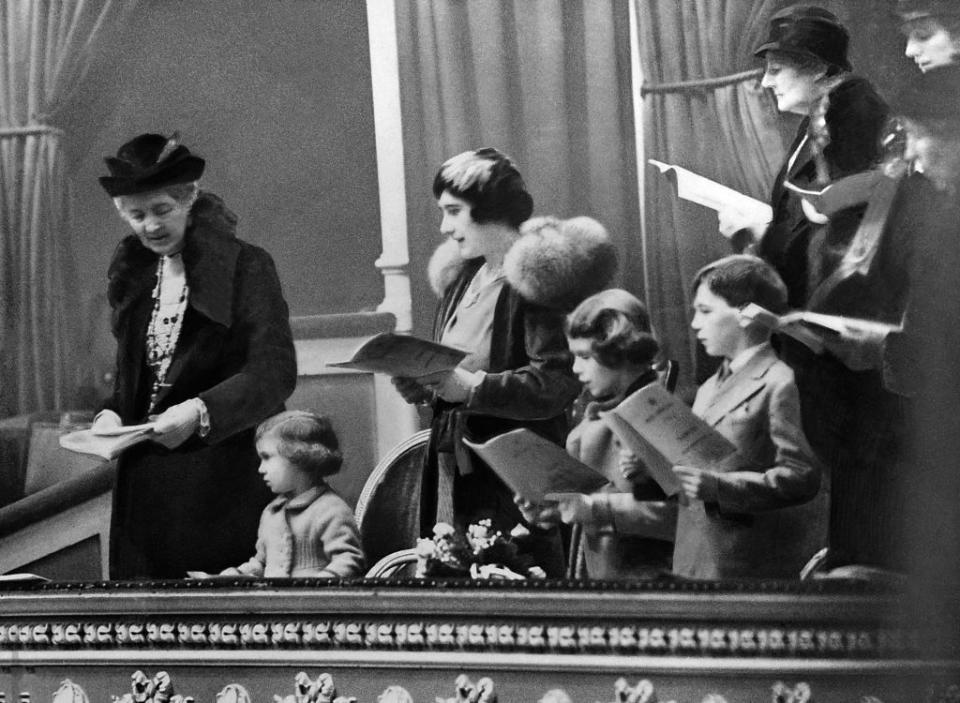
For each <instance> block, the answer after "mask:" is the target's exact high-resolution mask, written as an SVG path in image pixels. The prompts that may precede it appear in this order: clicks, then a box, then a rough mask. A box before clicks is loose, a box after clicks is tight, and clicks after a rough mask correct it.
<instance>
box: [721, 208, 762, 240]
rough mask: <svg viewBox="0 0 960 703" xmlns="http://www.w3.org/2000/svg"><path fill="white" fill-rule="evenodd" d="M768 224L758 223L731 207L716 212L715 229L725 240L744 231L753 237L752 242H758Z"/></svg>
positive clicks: (753, 218)
mask: <svg viewBox="0 0 960 703" xmlns="http://www.w3.org/2000/svg"><path fill="white" fill-rule="evenodd" d="M769 224H770V223H769V222H760V221H758V220H757V219H756V218H755V217H751V216H750V215H747V214H745V213H744V212H743V211H742V210H738V209H737V208H735V207H732V206H728V207H725V208H723V209H721V210H717V227H718V229H719V230H720V234H722V235H723V236H724V237H726V238H727V239H731V238H732V237H733V235H734V234H736V233H737V232H740V231H741V230H746V231H748V232H749V233H750V235H751V236H752V237H753V241H754V242H759V241H760V239H761V237H763V233H764V232H766V230H767V225H769Z"/></svg>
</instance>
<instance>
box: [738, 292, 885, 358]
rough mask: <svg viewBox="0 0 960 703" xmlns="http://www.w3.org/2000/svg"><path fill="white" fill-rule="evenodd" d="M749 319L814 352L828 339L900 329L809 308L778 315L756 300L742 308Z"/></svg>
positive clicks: (876, 335) (871, 334)
mask: <svg viewBox="0 0 960 703" xmlns="http://www.w3.org/2000/svg"><path fill="white" fill-rule="evenodd" d="M740 317H741V318H742V320H744V321H746V322H757V323H760V324H762V325H764V326H765V327H767V328H768V329H770V330H771V331H774V332H780V333H782V334H785V335H787V336H789V337H793V338H794V339H796V340H797V341H798V342H800V343H802V344H804V345H806V346H807V347H809V348H810V350H811V351H813V352H815V353H817V354H821V353H823V350H824V349H825V340H828V339H831V338H839V337H858V338H863V337H883V336H885V335H887V334H890V333H891V332H899V331H901V329H902V328H901V327H900V326H899V325H891V324H889V323H887V322H878V321H876V320H863V319H860V318H856V317H843V316H842V315H825V314H823V313H819V312H809V311H807V310H795V311H793V312H789V313H787V314H786V315H776V314H774V313H772V312H770V311H769V310H767V309H766V308H762V307H760V306H759V305H757V304H756V303H750V304H749V305H747V306H745V307H744V308H743V310H741V311H740Z"/></svg>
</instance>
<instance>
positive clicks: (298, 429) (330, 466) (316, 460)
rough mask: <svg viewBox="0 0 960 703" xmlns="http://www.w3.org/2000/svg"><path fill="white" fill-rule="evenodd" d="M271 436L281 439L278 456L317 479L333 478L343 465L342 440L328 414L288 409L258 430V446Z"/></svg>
mask: <svg viewBox="0 0 960 703" xmlns="http://www.w3.org/2000/svg"><path fill="white" fill-rule="evenodd" d="M268 436H269V437H273V438H275V439H276V440H277V454H279V455H280V456H282V457H283V458H284V459H286V460H287V461H289V462H290V463H291V464H293V465H294V466H296V467H297V468H298V469H301V470H303V471H307V472H309V473H311V474H312V475H313V476H314V477H315V478H318V479H319V478H322V477H324V476H331V475H333V474H335V473H337V472H338V471H339V470H340V466H341V465H342V464H343V454H341V453H340V440H338V439H337V435H336V433H335V432H334V431H333V426H332V425H331V424H330V419H329V418H327V417H326V416H325V415H320V414H318V413H312V412H307V411H305V410H287V411H286V412H282V413H280V414H278V415H274V416H273V417H271V418H269V419H267V420H264V421H263V422H261V423H260V425H259V426H258V427H257V433H256V441H257V443H258V444H259V443H260V441H261V440H263V438H265V437H268Z"/></svg>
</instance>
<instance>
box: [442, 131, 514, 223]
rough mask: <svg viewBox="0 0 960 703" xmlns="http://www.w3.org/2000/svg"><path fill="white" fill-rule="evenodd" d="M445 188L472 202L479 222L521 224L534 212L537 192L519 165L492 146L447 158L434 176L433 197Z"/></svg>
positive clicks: (472, 214)
mask: <svg viewBox="0 0 960 703" xmlns="http://www.w3.org/2000/svg"><path fill="white" fill-rule="evenodd" d="M444 191H446V192H449V193H450V194H451V195H453V196H456V197H457V198H461V199H463V200H465V201H467V202H468V203H470V216H471V217H472V218H473V220H474V221H475V222H476V223H478V224H485V223H488V222H503V223H505V224H508V225H510V226H511V227H514V228H519V227H520V225H521V224H523V223H524V222H526V221H527V219H529V217H530V215H531V214H533V196H532V195H530V193H529V191H527V185H526V183H524V182H523V177H522V176H521V175H520V172H519V171H518V170H517V167H516V166H515V165H514V164H513V161H511V160H510V157H509V156H506V155H505V154H502V153H500V152H499V151H497V150H496V149H494V148H492V147H484V148H483V149H476V150H475V151H465V152H463V153H462V154H457V155H456V156H453V157H451V158H449V159H447V160H446V161H445V162H444V163H443V165H442V166H441V167H440V170H439V171H437V175H436V176H435V177H434V179H433V197H434V198H439V197H440V196H441V195H442V194H443V193H444Z"/></svg>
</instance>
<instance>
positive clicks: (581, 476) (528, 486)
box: [464, 428, 608, 503]
mask: <svg viewBox="0 0 960 703" xmlns="http://www.w3.org/2000/svg"><path fill="white" fill-rule="evenodd" d="M464 444H466V445H467V446H468V447H470V448H471V449H472V450H473V451H475V452H476V453H477V454H478V455H479V456H480V458H481V459H483V460H484V461H485V462H487V464H489V465H490V468H492V469H493V470H494V471H495V472H496V474H497V475H498V476H499V477H500V478H501V479H503V482H504V483H505V484H507V485H508V486H509V487H510V488H511V490H513V492H514V493H516V494H518V495H520V496H522V497H524V498H526V499H527V500H529V501H531V502H533V503H542V502H543V501H544V496H546V495H547V494H548V493H593V492H594V491H597V490H599V489H600V488H602V487H603V486H605V485H606V484H607V483H608V481H607V478H606V476H604V475H603V474H601V473H599V472H597V471H595V470H593V469H591V468H590V467H589V466H587V465H586V464H584V463H583V462H581V461H578V460H577V459H574V458H573V457H572V456H570V455H569V454H567V451H566V449H564V448H563V447H561V446H560V445H558V444H554V443H553V442H551V441H550V440H548V439H545V438H543V437H541V436H540V435H538V434H537V433H536V432H531V431H530V430H527V429H524V428H521V429H517V430H511V431H510V432H506V433H504V434H502V435H498V436H496V437H494V438H493V439H490V440H487V441H486V442H484V443H483V444H479V443H476V442H470V441H468V440H464Z"/></svg>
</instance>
